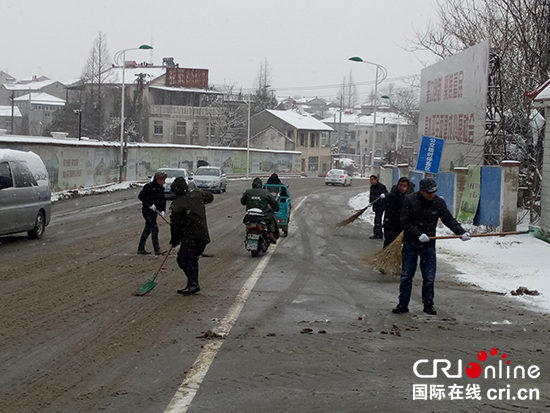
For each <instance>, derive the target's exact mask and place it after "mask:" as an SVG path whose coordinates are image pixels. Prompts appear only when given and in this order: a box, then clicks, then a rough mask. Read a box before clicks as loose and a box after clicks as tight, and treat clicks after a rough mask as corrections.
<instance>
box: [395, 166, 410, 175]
mask: <svg viewBox="0 0 550 413" xmlns="http://www.w3.org/2000/svg"><path fill="white" fill-rule="evenodd" d="M397 168H398V169H399V178H402V177H406V178H408V177H409V164H408V163H400V164H399V165H397Z"/></svg>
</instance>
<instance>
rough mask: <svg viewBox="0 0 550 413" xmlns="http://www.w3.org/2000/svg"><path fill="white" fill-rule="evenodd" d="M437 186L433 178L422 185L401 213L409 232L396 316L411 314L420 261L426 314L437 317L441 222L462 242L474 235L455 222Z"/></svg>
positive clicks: (421, 182) (406, 199)
mask: <svg viewBox="0 0 550 413" xmlns="http://www.w3.org/2000/svg"><path fill="white" fill-rule="evenodd" d="M436 191H437V184H436V183H435V181H434V180H433V179H431V178H424V179H422V180H421V181H420V190H419V191H418V192H415V193H413V194H410V195H407V197H406V198H405V201H404V202H403V208H402V209H401V222H402V223H403V227H404V229H405V232H404V234H403V253H402V258H403V267H402V273H401V284H400V286H399V304H398V305H397V307H396V308H394V309H393V310H392V312H393V313H396V314H398V313H407V312H409V301H410V298H411V290H412V280H413V277H414V273H415V272H416V265H417V262H418V257H420V270H421V271H422V302H423V303H424V312H425V313H427V314H431V315H435V314H437V312H436V311H435V308H434V303H433V301H434V282H435V271H436V254H435V240H430V237H433V236H435V230H436V227H437V222H438V220H439V219H440V218H441V221H442V222H443V224H445V225H446V226H447V227H449V229H450V230H451V231H453V232H454V233H455V234H456V235H462V241H468V240H469V239H470V234H469V233H467V232H466V231H465V230H464V228H462V226H461V225H460V224H459V223H458V222H457V220H456V219H454V218H453V216H452V215H451V213H450V212H449V210H448V209H447V205H446V204H445V201H444V200H443V198H441V197H438V196H437V195H436V194H435V192H436Z"/></svg>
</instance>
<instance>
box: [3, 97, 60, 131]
mask: <svg viewBox="0 0 550 413" xmlns="http://www.w3.org/2000/svg"><path fill="white" fill-rule="evenodd" d="M14 103H15V104H16V105H17V107H18V108H19V110H20V111H21V114H22V115H23V117H24V120H23V124H22V125H21V127H22V128H25V127H26V128H28V130H27V134H29V135H34V136H42V135H43V134H44V132H45V131H46V130H47V129H48V127H49V126H50V124H51V123H52V120H53V116H54V113H55V112H57V111H58V110H60V109H63V107H64V106H65V99H60V98H58V97H55V96H52V95H50V94H48V93H44V92H37V93H28V94H26V95H21V96H19V97H17V98H15V99H14Z"/></svg>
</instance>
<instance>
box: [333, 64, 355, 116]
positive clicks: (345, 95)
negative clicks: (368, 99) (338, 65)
mask: <svg viewBox="0 0 550 413" xmlns="http://www.w3.org/2000/svg"><path fill="white" fill-rule="evenodd" d="M358 99H359V94H358V92H357V86H356V85H355V82H354V80H353V72H352V71H351V70H350V71H349V78H346V77H345V76H344V80H343V82H342V86H341V87H340V90H339V91H338V94H337V100H338V101H339V102H340V101H343V102H344V109H353V108H354V107H355V105H357V101H358Z"/></svg>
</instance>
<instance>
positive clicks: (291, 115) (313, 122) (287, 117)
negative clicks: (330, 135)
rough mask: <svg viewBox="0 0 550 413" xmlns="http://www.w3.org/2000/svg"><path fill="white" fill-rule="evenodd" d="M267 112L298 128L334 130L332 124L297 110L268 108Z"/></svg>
mask: <svg viewBox="0 0 550 413" xmlns="http://www.w3.org/2000/svg"><path fill="white" fill-rule="evenodd" d="M266 112H269V113H271V114H272V115H274V116H276V117H278V118H279V119H281V120H283V121H284V122H286V123H288V124H289V125H292V126H294V127H295V128H296V129H301V130H320V131H333V130H334V129H332V128H331V127H330V126H327V125H326V124H324V123H323V122H321V121H318V120H317V119H315V118H313V117H311V116H305V115H300V114H299V113H297V112H294V111H291V110H272V109H267V110H266Z"/></svg>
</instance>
